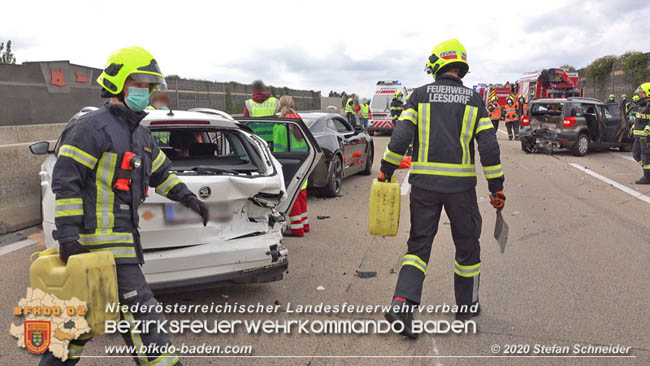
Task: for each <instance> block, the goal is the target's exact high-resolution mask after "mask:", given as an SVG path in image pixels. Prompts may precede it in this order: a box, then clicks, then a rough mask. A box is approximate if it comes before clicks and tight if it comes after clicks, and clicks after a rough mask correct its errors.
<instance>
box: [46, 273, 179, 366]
mask: <svg viewBox="0 0 650 366" xmlns="http://www.w3.org/2000/svg"><path fill="white" fill-rule="evenodd" d="M116 269H117V287H118V294H119V297H120V298H119V300H120V305H128V306H131V305H134V304H139V305H145V306H146V307H148V306H149V305H153V306H154V307H155V305H157V304H158V302H157V301H156V299H155V298H154V297H153V293H152V292H151V289H150V288H149V285H148V284H147V282H146V280H145V278H144V274H143V273H142V269H141V268H140V265H138V264H118V265H117V266H116ZM120 318H121V319H120V320H125V321H127V322H129V323H131V324H136V323H135V322H136V321H152V320H153V321H164V320H165V316H164V315H163V314H162V313H157V312H137V313H131V312H124V313H121V315H120ZM151 328H152V330H151V331H150V332H148V333H147V332H143V333H120V334H121V335H122V338H124V342H125V343H126V344H127V345H128V346H130V347H134V350H135V352H133V353H131V355H132V356H133V359H134V360H135V363H136V364H138V365H152V366H153V365H156V366H161V365H162V366H181V365H182V364H181V362H180V361H179V360H178V356H177V355H176V354H175V353H173V352H164V353H161V352H159V351H158V350H164V349H167V348H169V346H170V345H171V341H170V339H169V335H168V334H166V333H157V332H156V331H155V330H156V327H155V326H154V327H151ZM141 330H142V329H141ZM88 341H90V339H87V340H73V341H71V342H70V344H69V346H68V359H67V360H66V361H65V362H63V361H61V360H60V359H58V358H56V357H54V355H53V354H52V353H51V352H49V351H47V352H45V353H44V354H43V356H42V358H41V362H40V363H39V365H40V366H51V365H57V366H61V365H63V366H71V365H76V364H77V363H78V362H79V360H80V356H81V353H82V351H83V348H84V346H85V345H86V343H88ZM106 356H110V355H106ZM115 356H120V355H117V354H116V355H115ZM85 363H86V364H88V365H90V364H92V363H93V362H92V361H91V360H88V361H86V362H85Z"/></svg>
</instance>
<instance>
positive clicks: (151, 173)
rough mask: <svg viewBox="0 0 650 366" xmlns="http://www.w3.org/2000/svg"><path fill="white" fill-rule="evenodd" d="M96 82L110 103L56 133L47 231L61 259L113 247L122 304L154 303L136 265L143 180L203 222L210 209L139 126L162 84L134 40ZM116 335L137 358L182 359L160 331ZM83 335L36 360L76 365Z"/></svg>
mask: <svg viewBox="0 0 650 366" xmlns="http://www.w3.org/2000/svg"><path fill="white" fill-rule="evenodd" d="M97 83H98V84H99V85H100V86H101V87H102V88H103V89H102V96H103V97H105V98H110V99H109V102H108V103H106V104H105V105H104V106H103V107H101V108H100V109H98V110H96V111H93V112H90V113H87V114H84V115H82V116H81V117H79V118H78V119H77V120H75V121H73V122H71V123H70V124H68V126H66V128H65V130H64V131H63V133H62V135H61V143H60V145H61V147H60V148H59V150H58V155H57V161H56V164H55V165H54V170H53V172H52V191H53V192H54V194H55V195H56V204H55V214H54V222H55V225H56V230H55V231H54V232H53V237H54V239H56V240H57V241H58V242H59V256H60V257H61V260H63V261H64V262H67V260H68V257H70V256H71V255H75V254H80V253H86V252H89V251H90V252H92V251H108V252H110V253H112V254H113V256H114V258H115V263H116V270H117V286H118V295H119V300H120V303H121V304H122V305H127V306H131V305H134V304H139V305H142V306H152V307H155V306H156V305H157V304H158V302H157V301H156V299H155V298H154V297H153V293H152V291H151V289H150V288H149V285H148V284H147V282H146V280H145V277H144V275H143V273H142V269H141V267H140V266H141V265H142V264H143V263H144V254H143V251H142V245H141V242H140V235H139V233H138V219H139V217H138V206H140V203H142V202H143V201H144V200H145V199H146V197H147V192H148V187H154V188H155V190H156V193H158V194H160V195H161V196H164V197H166V198H168V199H171V200H173V201H177V202H181V203H183V204H184V205H185V206H187V207H189V208H190V209H192V210H193V211H196V212H197V213H199V214H200V215H201V216H202V218H203V225H206V223H207V221H208V209H207V207H206V206H205V204H203V202H201V201H200V200H199V199H198V198H197V197H196V196H195V195H194V194H193V193H192V192H191V191H190V190H189V189H188V188H187V187H186V186H185V184H183V183H182V182H181V180H180V179H179V178H178V177H177V176H176V175H174V174H171V173H170V172H169V169H170V166H171V162H170V160H169V159H168V158H167V157H166V156H165V154H164V153H163V152H162V151H161V150H160V149H159V148H158V146H157V145H156V142H155V140H154V138H153V137H152V136H151V132H150V131H149V129H147V128H146V127H143V126H141V125H140V121H142V119H143V118H144V117H145V116H146V113H145V112H143V110H144V109H145V108H146V107H147V105H148V104H149V97H150V95H151V93H152V92H153V90H154V89H156V87H161V86H164V85H165V79H164V78H163V75H162V74H161V72H160V69H159V68H158V64H157V62H156V60H155V59H154V58H153V57H152V56H151V54H150V53H149V52H147V51H146V50H144V49H142V48H140V47H129V48H122V49H119V50H117V51H115V52H113V53H112V54H111V55H110V57H109V58H108V61H107V63H106V68H105V69H104V71H103V72H102V73H101V75H100V76H99V78H98V79H97ZM121 318H122V320H125V321H128V322H131V323H133V322H135V321H142V322H153V321H157V322H162V321H164V320H165V317H164V315H163V314H162V313H159V312H155V311H152V312H133V313H131V312H123V313H121ZM122 335H123V338H124V341H125V342H126V343H127V344H128V345H129V346H131V347H134V349H136V352H135V353H134V354H133V356H134V359H135V361H136V363H137V364H139V365H180V364H181V363H180V361H179V360H178V356H177V355H176V354H175V353H173V352H167V353H160V352H159V351H157V350H164V349H168V348H169V346H168V345H170V344H171V341H170V339H169V335H167V334H166V333H162V332H155V331H146V332H142V333H132V334H129V333H126V334H124V333H122ZM87 342H88V340H72V341H71V342H70V345H69V347H68V350H69V356H68V360H67V361H65V362H63V361H61V360H60V359H58V358H55V357H54V356H53V354H52V353H51V352H49V351H48V352H46V353H45V354H44V355H43V357H42V359H41V362H40V365H74V364H76V363H77V362H79V359H80V358H79V357H80V356H81V353H82V351H83V348H84V345H85V344H86V343H87ZM152 345H153V346H154V347H151V346H152Z"/></svg>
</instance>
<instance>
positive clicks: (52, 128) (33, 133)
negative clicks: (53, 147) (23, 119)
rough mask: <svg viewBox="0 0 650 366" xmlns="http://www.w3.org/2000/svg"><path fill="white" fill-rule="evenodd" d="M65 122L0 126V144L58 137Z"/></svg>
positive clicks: (47, 139)
mask: <svg viewBox="0 0 650 366" xmlns="http://www.w3.org/2000/svg"><path fill="white" fill-rule="evenodd" d="M65 125H66V123H48V124H42V125H22V126H0V145H10V144H22V143H27V142H36V141H50V140H56V139H58V138H59V135H60V134H61V131H63V128H64V127H65Z"/></svg>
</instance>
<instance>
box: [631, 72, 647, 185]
mask: <svg viewBox="0 0 650 366" xmlns="http://www.w3.org/2000/svg"><path fill="white" fill-rule="evenodd" d="M635 94H637V95H638V96H639V101H638V106H637V107H635V108H633V111H632V112H631V113H630V114H629V116H630V119H631V120H633V121H634V130H633V134H634V147H633V150H632V151H633V155H634V159H635V160H636V161H638V162H639V165H641V167H642V168H643V177H642V178H641V179H639V180H637V181H636V182H634V183H636V184H650V82H647V83H643V84H641V85H640V86H639V88H638V89H637V90H636V91H635Z"/></svg>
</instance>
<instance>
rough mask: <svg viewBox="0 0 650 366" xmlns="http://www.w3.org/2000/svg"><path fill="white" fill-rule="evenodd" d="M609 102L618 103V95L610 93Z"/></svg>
mask: <svg viewBox="0 0 650 366" xmlns="http://www.w3.org/2000/svg"><path fill="white" fill-rule="evenodd" d="M607 103H616V96H615V95H614V94H610V95H609V96H608V97H607Z"/></svg>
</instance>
